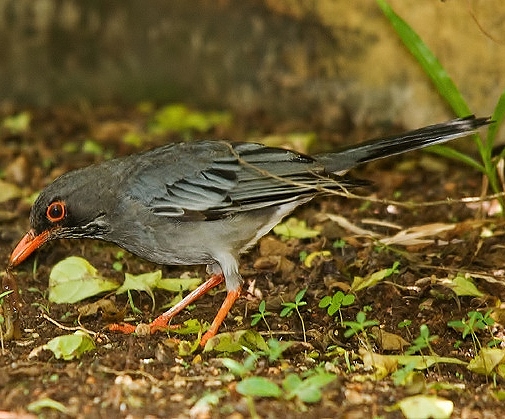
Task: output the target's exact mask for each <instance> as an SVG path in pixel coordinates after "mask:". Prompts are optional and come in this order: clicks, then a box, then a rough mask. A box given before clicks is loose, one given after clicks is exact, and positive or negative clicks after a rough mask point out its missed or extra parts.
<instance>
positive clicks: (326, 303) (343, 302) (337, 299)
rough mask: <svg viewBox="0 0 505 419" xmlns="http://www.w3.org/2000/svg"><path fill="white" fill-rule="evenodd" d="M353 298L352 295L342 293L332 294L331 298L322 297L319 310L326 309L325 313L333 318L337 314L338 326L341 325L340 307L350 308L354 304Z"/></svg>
mask: <svg viewBox="0 0 505 419" xmlns="http://www.w3.org/2000/svg"><path fill="white" fill-rule="evenodd" d="M354 300H355V297H354V295H353V294H344V293H343V292H342V291H337V292H336V293H335V294H333V297H330V296H329V295H327V296H326V297H323V298H322V299H321V301H320V302H319V308H326V312H327V313H328V315H329V316H331V317H333V316H334V315H335V313H337V312H338V315H339V317H340V324H342V325H343V322H344V320H343V318H342V311H341V310H340V309H341V308H342V307H347V306H350V305H351V304H353V303H354Z"/></svg>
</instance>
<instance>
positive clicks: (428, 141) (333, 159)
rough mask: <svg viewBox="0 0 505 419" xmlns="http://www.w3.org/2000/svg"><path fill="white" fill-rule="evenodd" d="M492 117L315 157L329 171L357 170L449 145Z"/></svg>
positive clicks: (429, 128) (456, 121)
mask: <svg viewBox="0 0 505 419" xmlns="http://www.w3.org/2000/svg"><path fill="white" fill-rule="evenodd" d="M492 122H493V121H491V120H490V119H489V118H476V117H475V116H473V115H471V116H467V117H465V118H458V119H454V120H452V121H448V122H444V123H441V124H436V125H430V126H427V127H424V128H419V129H416V130H414V131H409V132H406V133H404V134H400V135H394V136H391V137H386V138H379V139H375V140H370V141H366V142H363V143H361V144H357V145H354V146H350V147H346V148H344V149H341V150H340V151H336V152H332V153H324V154H317V155H316V156H314V158H315V159H316V160H317V161H318V162H320V163H321V164H322V165H323V166H324V167H325V169H326V170H327V171H328V172H333V173H340V172H346V171H348V170H350V169H352V168H353V167H355V166H357V165H359V164H362V163H367V162H369V161H372V160H377V159H382V158H384V157H389V156H394V155H395V154H400V153H405V152H407V151H411V150H417V149H418V148H423V147H427V146H430V145H434V144H440V143H445V142H446V141H450V140H454V139H455V138H459V137H464V136H465V135H468V134H470V133H472V132H474V131H476V130H477V128H479V127H481V126H484V125H488V124H490V123H492Z"/></svg>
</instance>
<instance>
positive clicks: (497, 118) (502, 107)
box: [487, 92, 505, 157]
mask: <svg viewBox="0 0 505 419" xmlns="http://www.w3.org/2000/svg"><path fill="white" fill-rule="evenodd" d="M503 118H505V92H503V93H502V95H501V96H500V99H498V103H497V104H496V107H495V108H494V112H493V116H492V117H491V119H492V120H493V121H494V124H491V125H490V126H489V129H488V131H487V144H488V147H489V148H492V147H493V145H494V141H495V139H496V135H497V134H498V130H499V129H500V127H501V125H502V123H503ZM504 154H505V150H504V151H502V152H501V153H500V157H503V155H504Z"/></svg>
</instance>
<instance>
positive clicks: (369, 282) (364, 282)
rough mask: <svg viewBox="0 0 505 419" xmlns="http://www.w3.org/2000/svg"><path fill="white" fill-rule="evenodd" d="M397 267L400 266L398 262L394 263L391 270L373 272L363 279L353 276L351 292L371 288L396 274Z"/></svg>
mask: <svg viewBox="0 0 505 419" xmlns="http://www.w3.org/2000/svg"><path fill="white" fill-rule="evenodd" d="M398 266H400V264H399V262H395V263H393V266H392V267H391V268H387V269H381V270H380V271H377V272H374V273H372V274H371V275H368V276H366V277H364V278H362V277H360V276H355V277H354V280H353V281H352V285H351V290H352V291H354V292H356V291H360V290H362V289H365V288H369V287H373V286H374V285H376V284H377V283H379V282H380V281H382V280H383V279H385V278H387V277H389V276H391V275H392V274H394V273H398Z"/></svg>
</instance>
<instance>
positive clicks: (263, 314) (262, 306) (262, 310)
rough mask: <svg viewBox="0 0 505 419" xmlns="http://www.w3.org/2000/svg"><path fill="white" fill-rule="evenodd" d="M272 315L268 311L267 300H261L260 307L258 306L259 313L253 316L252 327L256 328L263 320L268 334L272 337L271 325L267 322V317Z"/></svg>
mask: <svg viewBox="0 0 505 419" xmlns="http://www.w3.org/2000/svg"><path fill="white" fill-rule="evenodd" d="M270 315H272V313H271V312H270V311H266V302H265V300H261V302H260V304H259V306H258V312H257V313H254V314H253V315H252V316H251V326H253V327H254V326H256V325H257V324H258V323H259V321H260V320H263V322H264V323H265V325H266V326H267V329H268V333H269V334H270V336H272V330H271V329H270V325H269V324H268V322H267V319H266V317H267V316H270Z"/></svg>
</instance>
